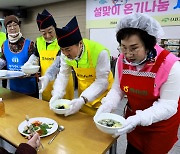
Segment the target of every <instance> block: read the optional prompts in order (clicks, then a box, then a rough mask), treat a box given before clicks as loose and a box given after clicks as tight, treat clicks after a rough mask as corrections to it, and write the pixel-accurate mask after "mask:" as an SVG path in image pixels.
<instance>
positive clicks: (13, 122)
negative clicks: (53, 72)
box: [0, 88, 116, 154]
mask: <svg viewBox="0 0 180 154" xmlns="http://www.w3.org/2000/svg"><path fill="white" fill-rule="evenodd" d="M0 97H2V98H3V100H4V103H5V110H6V111H5V112H6V114H5V116H4V117H0V137H2V138H4V139H5V140H7V141H9V142H10V143H11V144H13V145H15V146H18V145H19V144H20V143H21V142H25V143H26V142H27V140H26V139H25V138H24V137H23V136H22V135H21V134H20V133H19V131H18V126H19V124H20V123H21V122H22V121H24V120H25V116H26V115H29V117H30V118H34V117H47V118H51V119H53V120H55V121H56V122H57V123H58V124H60V125H63V126H64V127H65V130H64V131H62V132H60V133H59V135H58V136H57V137H56V138H55V140H54V141H53V142H52V143H51V144H50V145H49V144H48V141H49V140H50V139H51V138H52V137H53V135H54V134H52V135H50V136H47V137H44V138H41V143H42V144H43V146H44V150H43V149H42V148H41V147H40V148H39V149H40V151H39V152H38V154H101V153H105V152H106V151H107V150H108V149H109V148H110V147H111V145H112V144H113V143H114V142H115V141H116V139H114V138H113V137H111V135H108V134H105V133H103V132H101V131H99V130H98V129H97V128H96V126H95V124H94V122H93V117H92V116H89V115H86V114H84V113H80V112H79V113H76V114H74V115H71V116H68V117H65V116H64V115H57V114H55V113H54V112H53V111H51V110H50V109H49V104H48V102H46V101H42V100H39V99H36V98H33V97H29V96H26V95H23V94H19V93H15V92H12V91H10V90H7V89H4V88H0Z"/></svg>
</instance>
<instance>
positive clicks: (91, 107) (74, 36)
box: [50, 17, 113, 116]
mask: <svg viewBox="0 0 180 154" xmlns="http://www.w3.org/2000/svg"><path fill="white" fill-rule="evenodd" d="M56 34H57V38H58V44H59V46H60V47H61V52H62V53H61V68H60V72H59V74H58V76H57V78H56V80H55V83H54V90H53V92H52V95H53V97H52V98H51V100H50V104H51V103H52V102H54V101H55V100H57V99H60V98H62V97H63V96H64V94H65V88H66V86H67V81H68V78H69V75H70V72H71V70H72V68H73V69H74V71H75V74H76V77H77V80H78V94H79V98H76V99H73V100H71V102H70V105H71V106H70V110H69V111H68V112H67V113H66V114H65V116H68V115H70V114H74V113H76V112H78V111H79V110H80V109H81V111H83V112H85V113H88V114H90V115H94V114H95V113H96V110H97V108H98V107H99V106H100V105H101V99H102V98H103V97H104V96H105V95H106V94H107V92H108V91H109V90H110V88H111V86H112V82H113V75H112V73H111V71H110V53H109V51H108V49H106V48H105V47H104V46H103V45H101V44H100V43H98V42H95V41H92V40H88V39H82V37H81V33H80V30H79V27H78V23H77V20H76V17H74V18H73V19H72V20H71V21H70V22H69V23H68V24H67V25H66V26H65V27H63V28H61V29H58V28H57V29H56ZM62 81H63V84H61V82H62ZM72 88H73V87H72ZM50 106H51V105H50Z"/></svg>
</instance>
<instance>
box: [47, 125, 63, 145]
mask: <svg viewBox="0 0 180 154" xmlns="http://www.w3.org/2000/svg"><path fill="white" fill-rule="evenodd" d="M63 130H64V126H62V125H60V126H58V129H57V132H56V134H55V135H54V136H53V138H52V139H51V140H50V141H49V142H48V144H51V143H52V141H53V140H54V139H55V138H56V136H57V135H58V134H59V133H60V132H61V131H63Z"/></svg>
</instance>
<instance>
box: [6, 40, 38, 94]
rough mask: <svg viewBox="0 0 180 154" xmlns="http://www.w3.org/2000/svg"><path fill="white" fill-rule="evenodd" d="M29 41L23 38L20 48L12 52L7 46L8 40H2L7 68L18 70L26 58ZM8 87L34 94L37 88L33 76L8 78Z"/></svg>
mask: <svg viewBox="0 0 180 154" xmlns="http://www.w3.org/2000/svg"><path fill="white" fill-rule="evenodd" d="M30 43H31V41H30V40H25V42H24V46H23V48H22V50H21V51H20V52H18V53H14V52H12V51H11V50H10V48H9V41H8V40H6V41H5V42H4V56H5V58H6V62H7V69H8V70H12V71H20V70H21V66H23V65H24V63H25V62H26V61H27V60H28V58H29V57H28V49H29V46H30ZM10 89H11V90H13V91H16V92H19V93H24V94H34V93H36V89H37V81H36V78H35V77H28V78H16V79H11V80H10Z"/></svg>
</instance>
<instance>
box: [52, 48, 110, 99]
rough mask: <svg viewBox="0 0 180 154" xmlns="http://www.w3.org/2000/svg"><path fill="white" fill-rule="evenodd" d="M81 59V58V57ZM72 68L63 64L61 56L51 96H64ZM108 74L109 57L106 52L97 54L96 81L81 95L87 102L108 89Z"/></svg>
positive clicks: (63, 60) (62, 55) (63, 57)
mask: <svg viewBox="0 0 180 154" xmlns="http://www.w3.org/2000/svg"><path fill="white" fill-rule="evenodd" d="M81 57H82V56H81ZM71 71H72V68H71V66H69V65H68V64H67V63H66V62H65V55H64V54H61V67H60V71H59V74H58V75H57V78H56V80H55V83H54V90H53V91H52V95H53V96H55V95H57V96H59V97H60V98H62V97H63V96H64V95H65V89H66V86H67V83H68V80H69V76H70V74H71ZM109 72H110V57H109V55H108V52H107V51H105V50H104V51H102V52H101V53H100V54H99V57H98V62H97V66H96V79H95V81H94V82H93V83H92V84H91V85H90V86H89V87H88V88H87V89H85V90H84V91H83V92H82V93H81V95H83V96H84V97H86V98H87V99H88V101H93V100H94V99H95V98H97V97H98V96H99V95H101V94H102V93H103V92H104V91H105V90H106V89H107V87H108V76H109ZM72 88H73V87H72Z"/></svg>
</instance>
